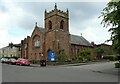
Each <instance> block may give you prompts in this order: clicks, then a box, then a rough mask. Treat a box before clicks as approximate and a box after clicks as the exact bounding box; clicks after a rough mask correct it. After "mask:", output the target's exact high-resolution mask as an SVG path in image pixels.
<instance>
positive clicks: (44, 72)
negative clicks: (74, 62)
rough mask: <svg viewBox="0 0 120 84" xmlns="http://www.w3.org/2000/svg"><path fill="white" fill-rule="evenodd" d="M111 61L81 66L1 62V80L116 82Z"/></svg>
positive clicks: (116, 70)
mask: <svg viewBox="0 0 120 84" xmlns="http://www.w3.org/2000/svg"><path fill="white" fill-rule="evenodd" d="M117 72H118V69H115V68H114V63H113V62H104V63H96V64H88V65H81V66H68V65H64V66H47V67H39V66H36V67H33V66H30V67H28V66H16V65H8V64H2V82H118V73H117Z"/></svg>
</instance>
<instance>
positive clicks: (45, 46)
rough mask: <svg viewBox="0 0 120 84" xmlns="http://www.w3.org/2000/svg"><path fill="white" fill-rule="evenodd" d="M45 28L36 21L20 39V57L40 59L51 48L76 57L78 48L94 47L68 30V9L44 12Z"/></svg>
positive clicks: (55, 51) (55, 8)
mask: <svg viewBox="0 0 120 84" xmlns="http://www.w3.org/2000/svg"><path fill="white" fill-rule="evenodd" d="M44 14H45V15H44V22H45V28H42V27H38V25H37V23H36V25H35V28H34V30H33V32H32V34H31V36H27V38H25V39H24V40H22V41H21V57H24V58H28V59H29V60H36V61H37V60H40V59H41V58H42V57H47V54H48V51H49V50H52V51H53V52H54V53H55V54H56V55H58V54H60V53H61V52H64V53H65V54H66V55H67V56H69V57H70V58H73V57H76V56H78V54H79V51H80V50H86V49H91V48H94V46H93V45H91V43H90V42H89V41H87V40H86V39H85V38H84V37H83V36H82V35H81V36H77V35H72V34H70V32H69V11H68V9H67V10H66V11H65V12H64V11H61V10H59V9H58V8H57V5H56V4H55V6H54V9H53V10H52V11H50V12H47V11H46V10H45V12H44Z"/></svg>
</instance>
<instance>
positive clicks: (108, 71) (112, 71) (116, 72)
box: [30, 61, 120, 76]
mask: <svg viewBox="0 0 120 84" xmlns="http://www.w3.org/2000/svg"><path fill="white" fill-rule="evenodd" d="M116 62H117V61H100V62H87V63H75V64H64V65H47V66H46V67H58V66H62V67H70V66H71V67H77V66H78V67H81V68H82V66H83V65H86V66H83V67H84V68H87V69H91V70H92V71H93V72H98V73H105V74H113V75H119V76H120V68H115V67H114V63H116ZM101 63H110V64H112V65H113V66H112V67H110V66H109V67H110V68H108V69H104V66H103V69H99V68H98V69H97V68H96V69H95V70H94V69H92V67H90V68H89V67H88V66H87V65H90V64H94V65H97V64H101ZM30 67H41V66H40V65H39V64H31V66H30Z"/></svg>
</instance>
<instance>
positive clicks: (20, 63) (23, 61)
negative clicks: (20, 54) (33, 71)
mask: <svg viewBox="0 0 120 84" xmlns="http://www.w3.org/2000/svg"><path fill="white" fill-rule="evenodd" d="M16 65H27V66H30V62H29V60H27V59H23V58H19V59H18V60H16Z"/></svg>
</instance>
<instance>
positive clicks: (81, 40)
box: [38, 27, 91, 46]
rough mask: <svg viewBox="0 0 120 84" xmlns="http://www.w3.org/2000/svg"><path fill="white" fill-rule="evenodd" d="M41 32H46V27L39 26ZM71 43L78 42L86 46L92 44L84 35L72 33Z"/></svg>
mask: <svg viewBox="0 0 120 84" xmlns="http://www.w3.org/2000/svg"><path fill="white" fill-rule="evenodd" d="M38 28H39V29H40V31H41V32H43V33H45V29H44V28H42V27H38ZM70 38H71V40H70V43H71V44H77V45H84V46H91V44H90V43H89V41H87V40H86V39H85V38H84V37H83V36H77V35H72V34H70Z"/></svg>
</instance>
